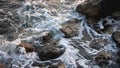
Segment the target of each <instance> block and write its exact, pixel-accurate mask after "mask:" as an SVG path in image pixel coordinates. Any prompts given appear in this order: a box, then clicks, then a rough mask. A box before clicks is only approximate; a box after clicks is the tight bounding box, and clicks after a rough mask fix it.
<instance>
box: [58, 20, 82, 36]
mask: <svg viewBox="0 0 120 68" xmlns="http://www.w3.org/2000/svg"><path fill="white" fill-rule="evenodd" d="M79 27H80V23H79V20H77V19H71V20H69V21H67V22H66V23H64V24H63V25H62V28H61V29H60V30H61V31H62V32H63V33H64V35H65V36H64V37H66V38H69V37H74V36H77V35H78V30H79Z"/></svg>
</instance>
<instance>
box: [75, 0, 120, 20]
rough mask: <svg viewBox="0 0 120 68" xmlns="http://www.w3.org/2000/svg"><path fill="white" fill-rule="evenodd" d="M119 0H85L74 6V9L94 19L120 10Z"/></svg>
mask: <svg viewBox="0 0 120 68" xmlns="http://www.w3.org/2000/svg"><path fill="white" fill-rule="evenodd" d="M90 1H91V2H90ZM119 3H120V0H116V1H113V0H102V1H100V0H86V2H85V4H80V5H78V6H77V7H76V11H77V12H79V13H82V14H85V15H87V17H91V18H94V19H98V20H99V19H101V18H104V17H106V16H109V15H111V14H112V13H113V12H115V11H120V4H119Z"/></svg>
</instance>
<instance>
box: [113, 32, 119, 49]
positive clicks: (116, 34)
mask: <svg viewBox="0 0 120 68" xmlns="http://www.w3.org/2000/svg"><path fill="white" fill-rule="evenodd" d="M112 38H113V40H114V41H115V43H116V45H117V47H119V48H120V32H118V31H116V32H114V33H113V34H112Z"/></svg>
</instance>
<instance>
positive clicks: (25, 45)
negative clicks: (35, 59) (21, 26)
mask: <svg viewBox="0 0 120 68" xmlns="http://www.w3.org/2000/svg"><path fill="white" fill-rule="evenodd" d="M18 46H20V47H24V48H25V50H26V52H27V53H28V52H33V51H34V48H33V46H32V45H31V44H29V43H24V42H22V43H20V44H19V45H18Z"/></svg>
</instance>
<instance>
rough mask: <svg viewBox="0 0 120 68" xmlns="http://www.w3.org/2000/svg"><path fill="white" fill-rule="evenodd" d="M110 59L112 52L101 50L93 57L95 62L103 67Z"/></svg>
mask: <svg viewBox="0 0 120 68" xmlns="http://www.w3.org/2000/svg"><path fill="white" fill-rule="evenodd" d="M111 59H112V54H110V53H108V52H104V51H101V52H99V53H98V54H97V55H96V57H95V62H96V64H97V65H99V66H101V67H103V66H107V65H108V64H109V60H111Z"/></svg>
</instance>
